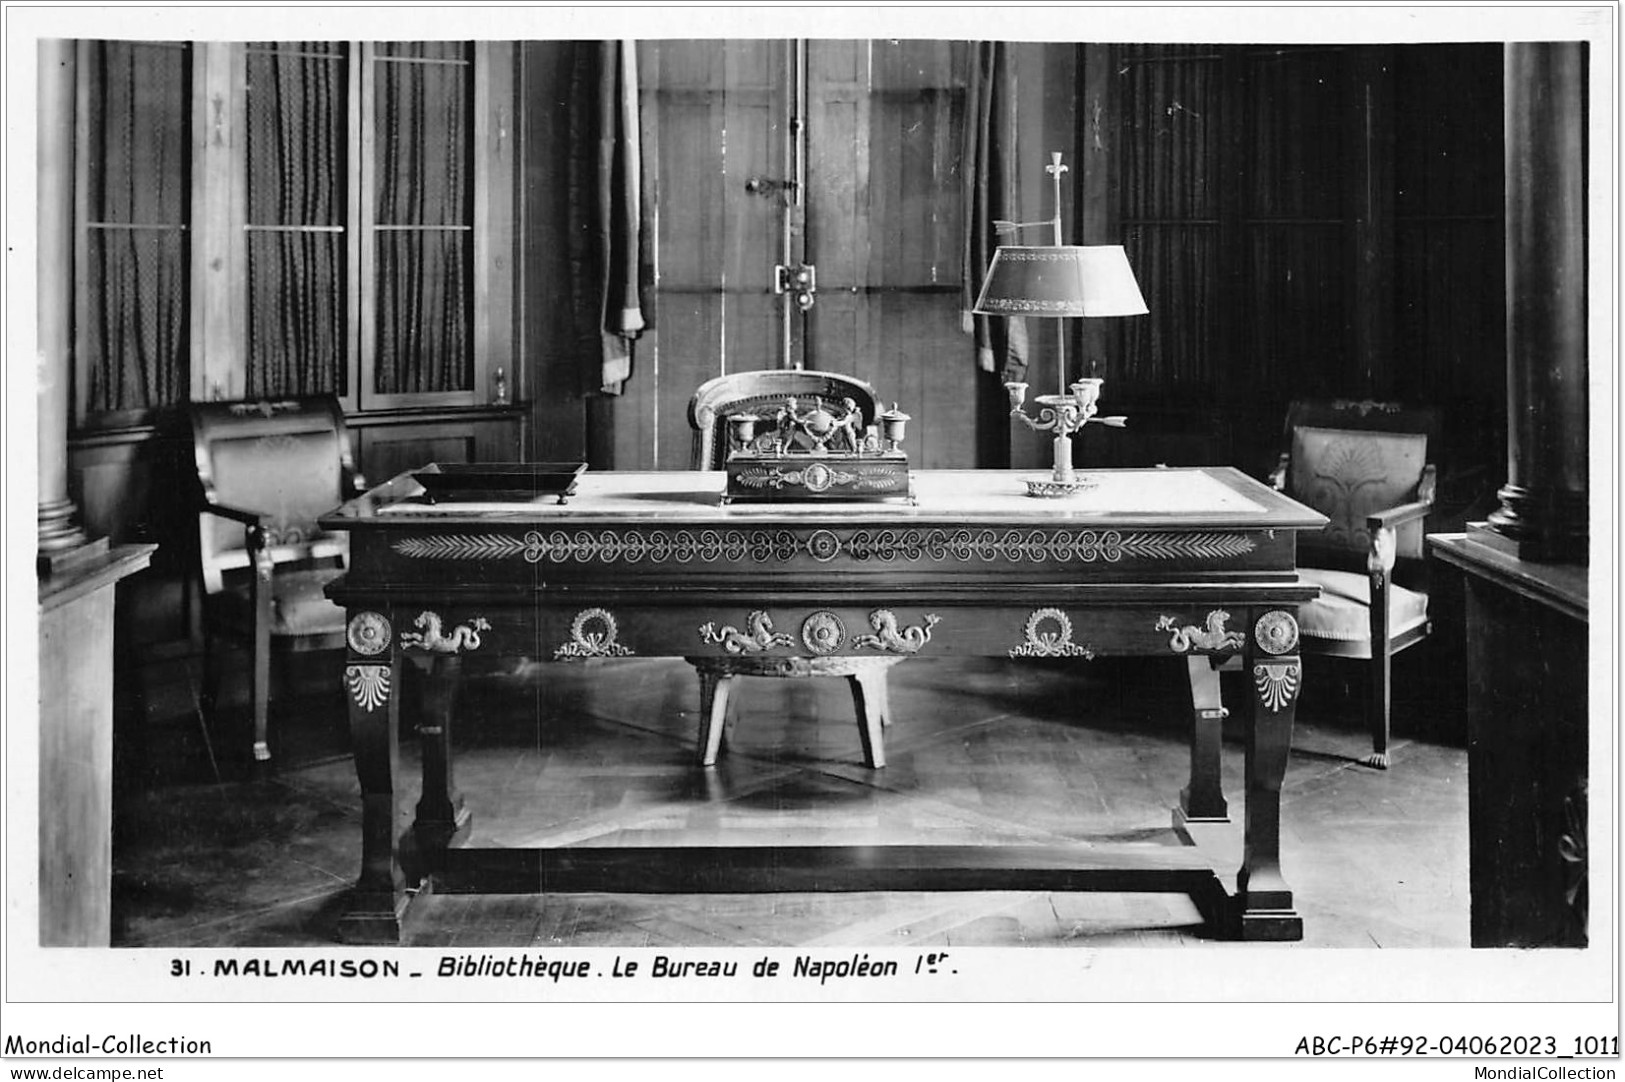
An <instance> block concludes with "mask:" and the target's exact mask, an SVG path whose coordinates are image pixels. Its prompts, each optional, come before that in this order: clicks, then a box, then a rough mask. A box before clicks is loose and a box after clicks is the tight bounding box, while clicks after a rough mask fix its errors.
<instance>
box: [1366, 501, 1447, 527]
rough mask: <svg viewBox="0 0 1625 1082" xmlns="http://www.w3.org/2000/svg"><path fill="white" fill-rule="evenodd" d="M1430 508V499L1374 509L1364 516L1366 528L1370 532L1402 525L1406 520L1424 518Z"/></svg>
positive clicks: (1412, 520) (1431, 505) (1431, 508)
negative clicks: (1380, 509)
mask: <svg viewBox="0 0 1625 1082" xmlns="http://www.w3.org/2000/svg"><path fill="white" fill-rule="evenodd" d="M1432 510H1433V501H1432V500H1417V501H1415V502H1414V503H1402V504H1400V505H1399V506H1397V507H1389V508H1386V509H1384V510H1382V511H1374V512H1372V513H1371V514H1370V515H1368V516H1367V517H1366V520H1365V525H1366V529H1368V530H1370V531H1371V532H1372V533H1376V532H1377V531H1378V530H1392V529H1394V528H1395V527H1396V526H1403V525H1404V524H1405V523H1407V522H1414V521H1416V520H1417V519H1419V518H1425V517H1426V516H1427V514H1428V512H1430V511H1432Z"/></svg>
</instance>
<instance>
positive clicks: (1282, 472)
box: [1270, 452, 1292, 492]
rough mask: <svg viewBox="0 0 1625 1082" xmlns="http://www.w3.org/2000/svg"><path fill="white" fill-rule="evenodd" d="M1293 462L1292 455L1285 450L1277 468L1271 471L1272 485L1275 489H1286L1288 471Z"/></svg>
mask: <svg viewBox="0 0 1625 1082" xmlns="http://www.w3.org/2000/svg"><path fill="white" fill-rule="evenodd" d="M1291 464H1292V456H1291V455H1290V454H1286V453H1284V452H1283V453H1282V455H1281V458H1280V461H1278V462H1276V464H1275V468H1274V469H1273V470H1271V471H1270V487H1271V488H1273V489H1275V491H1277V492H1285V491H1286V471H1287V467H1288V466H1290V465H1291Z"/></svg>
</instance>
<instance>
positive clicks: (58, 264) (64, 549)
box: [35, 40, 106, 573]
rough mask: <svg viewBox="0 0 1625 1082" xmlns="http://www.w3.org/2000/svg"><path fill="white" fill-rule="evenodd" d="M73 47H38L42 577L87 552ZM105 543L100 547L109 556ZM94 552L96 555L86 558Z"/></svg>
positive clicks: (53, 44)
mask: <svg viewBox="0 0 1625 1082" xmlns="http://www.w3.org/2000/svg"><path fill="white" fill-rule="evenodd" d="M74 66H75V65H74V45H73V42H71V41H62V40H50V41H42V42H40V45H39V102H38V115H39V133H38V137H37V141H38V144H39V145H38V177H39V188H38V192H37V193H36V202H37V203H38V214H39V252H38V261H37V264H36V268H35V270H36V274H35V278H36V282H37V288H38V296H39V312H38V326H37V332H38V335H39V340H38V344H37V350H38V356H37V364H38V369H37V372H36V380H37V384H38V391H37V394H38V407H39V560H40V570H41V572H42V573H48V572H50V571H51V569H52V568H53V567H59V566H60V565H61V564H62V563H64V562H71V559H72V557H73V555H74V554H75V553H78V552H79V551H80V550H81V549H83V548H84V547H85V536H84V534H83V533H82V532H81V531H80V529H79V527H78V525H77V524H76V523H75V522H74V518H75V508H74V506H73V501H72V500H71V499H69V498H68V394H69V389H70V388H71V386H72V378H73V180H74V178H73V141H74V140H73V97H74ZM105 547H106V546H105V544H103V545H101V546H97V548H98V550H100V551H105ZM87 555H90V554H87Z"/></svg>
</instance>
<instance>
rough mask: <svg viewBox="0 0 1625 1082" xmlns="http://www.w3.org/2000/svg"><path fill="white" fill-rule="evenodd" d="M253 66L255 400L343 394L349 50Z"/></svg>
mask: <svg viewBox="0 0 1625 1082" xmlns="http://www.w3.org/2000/svg"><path fill="white" fill-rule="evenodd" d="M247 63H248V94H247V117H248V139H247V159H248V164H247V169H248V225H249V230H248V235H247V249H248V282H247V289H248V373H247V387H248V393H249V394H250V395H284V394H293V395H309V394H322V393H337V394H343V393H344V392H345V391H346V390H347V388H346V386H345V371H346V365H345V353H346V351H345V329H346V312H345V299H346V288H345V266H344V254H345V233H344V229H345V226H346V223H345V221H344V190H345V189H344V174H345V169H346V168H347V163H346V160H345V155H346V149H347V138H346V103H345V66H344V53H343V49H342V47H341V46H339V45H337V44H336V43H329V42H290V43H284V44H281V45H278V46H275V47H274V48H272V49H261V48H257V47H251V48H250V49H249V52H248V58H247Z"/></svg>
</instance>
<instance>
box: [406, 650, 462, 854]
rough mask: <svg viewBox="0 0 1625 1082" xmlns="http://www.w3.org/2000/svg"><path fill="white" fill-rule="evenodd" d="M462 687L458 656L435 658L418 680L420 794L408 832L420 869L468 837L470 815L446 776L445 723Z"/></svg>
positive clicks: (448, 732) (448, 757) (448, 725)
mask: <svg viewBox="0 0 1625 1082" xmlns="http://www.w3.org/2000/svg"><path fill="white" fill-rule="evenodd" d="M462 688H463V659H462V658H460V657H437V658H435V659H434V660H433V662H432V663H431V665H430V668H429V672H428V673H427V675H426V676H425V678H424V688H423V721H422V723H421V724H420V725H419V726H418V735H419V736H420V737H421V738H422V744H421V746H422V750H423V795H422V796H421V797H420V798H419V800H418V806H417V820H416V822H415V823H414V824H413V828H412V829H413V835H414V837H415V839H416V841H417V845H418V851H419V852H420V853H421V854H422V856H423V860H424V865H425V869H424V870H425V872H434V871H436V870H438V869H439V867H440V854H442V853H443V852H445V850H446V848H447V846H450V845H452V844H454V842H456V841H457V840H458V839H459V838H466V837H467V836H468V827H469V823H470V819H471V816H470V814H469V810H468V808H467V806H465V805H464V803H463V795H462V794H461V793H459V792H458V791H457V786H456V783H455V782H454V781H453V779H452V764H451V727H452V719H453V717H454V716H455V714H456V712H457V699H458V696H459V694H460V693H461V691H462Z"/></svg>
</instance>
